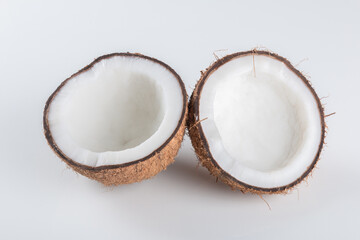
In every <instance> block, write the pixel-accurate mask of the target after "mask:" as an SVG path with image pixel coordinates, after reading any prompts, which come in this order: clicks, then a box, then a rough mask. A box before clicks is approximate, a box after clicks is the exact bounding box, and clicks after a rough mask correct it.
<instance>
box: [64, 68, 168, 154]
mask: <svg viewBox="0 0 360 240" xmlns="http://www.w3.org/2000/svg"><path fill="white" fill-rule="evenodd" d="M98 77H99V78H101V81H92V82H89V83H88V84H87V85H84V86H83V87H82V88H79V89H78V90H77V91H76V94H74V95H73V96H72V99H71V100H70V101H71V105H69V109H68V110H67V113H66V115H67V116H66V125H67V128H68V131H69V134H70V135H71V136H72V137H73V139H74V140H75V141H76V142H77V143H78V144H79V145H80V146H81V147H83V148H86V149H88V150H90V151H93V152H104V151H120V150H124V149H128V148H132V147H135V146H137V145H139V144H141V143H142V142H144V141H145V140H146V139H148V138H149V137H150V136H151V135H153V134H154V132H155V131H156V130H157V129H158V127H159V126H160V123H161V121H162V119H163V117H164V106H163V96H162V89H161V87H160V86H158V85H157V84H156V82H155V81H154V80H153V79H151V77H149V76H146V75H144V74H139V73H136V72H123V71H114V72H103V74H101V76H98Z"/></svg>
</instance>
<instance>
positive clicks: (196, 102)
mask: <svg viewBox="0 0 360 240" xmlns="http://www.w3.org/2000/svg"><path fill="white" fill-rule="evenodd" d="M249 55H264V56H268V57H272V58H274V59H275V60H278V61H280V62H282V63H283V64H285V66H286V67H287V68H289V70H290V71H292V72H293V73H295V74H296V76H298V77H299V78H300V79H301V80H302V81H303V83H304V84H305V85H306V86H307V88H308V89H309V90H310V92H311V94H312V95H313V97H314V99H315V101H316V103H317V106H318V110H319V114H320V121H321V136H320V137H321V140H320V144H319V147H318V151H317V153H316V155H315V158H314V160H313V161H312V163H311V164H310V165H309V166H308V167H307V170H306V171H305V172H304V173H303V174H302V175H301V176H300V177H299V178H298V179H296V180H295V181H293V182H291V183H289V184H287V185H283V186H281V187H274V188H262V187H256V186H253V185H250V184H247V183H244V182H242V181H239V180H238V179H236V178H235V177H233V176H231V175H230V174H229V173H228V172H226V171H225V170H223V169H222V168H221V167H220V165H219V164H218V163H217V161H216V160H215V159H214V158H213V156H212V154H211V151H210V147H209V144H208V142H207V139H206V136H205V134H204V131H203V129H202V126H201V120H200V119H199V106H200V98H201V93H202V89H203V86H204V85H205V83H206V81H207V79H208V77H209V76H210V75H211V74H212V73H213V72H215V71H216V70H217V69H218V68H219V67H221V66H222V65H224V64H225V63H227V62H230V61H231V60H234V59H236V58H240V57H245V56H249ZM190 101H191V104H190V105H192V107H193V114H194V117H195V118H194V119H195V121H198V123H197V124H196V128H197V130H198V131H199V136H200V140H201V141H202V145H203V147H204V148H205V151H206V154H207V157H208V158H209V159H210V161H211V162H212V164H213V165H214V166H215V167H216V168H218V169H219V170H220V171H221V176H222V177H225V178H227V179H229V180H231V181H233V182H235V183H237V184H240V185H242V186H244V187H245V188H247V189H252V190H254V191H258V192H268V193H274V192H282V191H284V190H286V189H290V188H292V187H294V186H295V185H297V184H298V183H300V182H302V181H303V180H304V179H305V178H306V177H307V176H308V175H309V173H310V172H311V171H312V170H313V169H314V167H315V165H316V163H317V162H318V160H319V158H320V154H321V151H322V148H323V145H324V139H325V127H326V124H325V115H324V109H323V107H322V104H321V101H320V99H319V97H318V95H317V94H316V92H315V90H314V89H313V87H312V86H311V84H310V82H309V80H308V79H307V78H306V77H305V76H304V75H303V74H302V73H301V72H300V71H299V70H297V69H296V68H295V67H294V66H293V65H292V64H291V63H290V61H289V60H287V59H286V58H284V57H281V56H279V55H278V54H276V53H273V52H270V51H265V50H256V49H254V50H250V51H244V52H236V53H233V54H229V55H226V56H225V57H223V58H220V59H217V60H216V61H215V62H214V63H213V64H212V65H211V66H210V67H209V68H207V69H206V70H205V71H204V72H201V77H200V79H199V82H198V85H197V87H196V89H195V90H194V92H193V93H192V96H191V100H190ZM190 105H189V106H190ZM189 112H190V111H189Z"/></svg>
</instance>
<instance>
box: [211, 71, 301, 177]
mask: <svg viewBox="0 0 360 240" xmlns="http://www.w3.org/2000/svg"><path fill="white" fill-rule="evenodd" d="M302 112H303V107H302V104H301V103H300V102H299V101H298V99H297V97H296V94H293V93H292V91H291V90H290V89H288V87H287V86H286V85H285V84H283V83H282V82H279V81H277V80H276V76H273V75H270V74H266V73H260V72H259V73H258V74H257V76H256V77H254V74H253V72H248V73H247V74H242V75H234V76H229V77H228V78H227V79H224V80H223V81H222V83H221V84H219V86H218V90H217V92H216V95H215V99H214V121H215V125H216V127H217V129H218V131H219V134H220V136H221V140H222V143H223V145H224V148H225V149H226V151H227V152H228V153H229V155H230V156H231V157H233V158H234V159H236V161H238V162H240V163H241V164H243V165H245V166H247V167H250V168H253V169H256V170H259V171H271V170H276V169H279V168H281V167H283V166H285V165H286V164H287V162H288V161H290V160H291V159H292V157H293V156H294V154H295V153H296V151H297V150H298V148H299V145H300V144H301V139H302V137H303V136H302V135H303V131H304V127H305V126H304V125H306V120H305V119H303V115H302V114H301V113H302Z"/></svg>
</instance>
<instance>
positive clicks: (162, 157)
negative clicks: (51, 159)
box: [43, 53, 188, 186]
mask: <svg viewBox="0 0 360 240" xmlns="http://www.w3.org/2000/svg"><path fill="white" fill-rule="evenodd" d="M115 56H125V57H135V58H143V59H146V60H149V61H153V62H155V63H157V64H160V65H162V66H163V67H164V68H166V69H167V70H168V71H169V72H170V73H172V74H173V75H174V76H175V78H176V79H177V80H178V82H179V87H180V88H181V91H182V95H183V109H182V114H181V117H180V119H179V122H178V124H177V126H176V128H175V130H174V132H173V133H172V135H171V136H170V137H169V138H168V139H167V140H166V141H165V142H164V143H163V144H162V145H161V146H160V147H159V148H157V149H155V150H154V151H153V152H152V153H151V154H149V155H148V156H146V157H144V158H141V159H137V160H134V161H132V162H129V163H124V164H118V165H106V166H99V167H91V166H87V165H83V164H80V163H77V162H75V161H74V160H72V159H70V158H69V157H68V156H66V155H65V153H63V152H62V151H61V149H60V148H59V147H58V146H57V145H56V142H55V140H54V139H53V137H52V135H51V131H50V127H49V122H48V114H49V109H50V105H51V102H52V100H53V99H54V98H55V97H56V95H57V93H58V92H59V91H60V90H61V88H62V87H63V86H64V85H65V84H66V83H67V82H68V81H70V80H71V79H72V78H73V77H75V76H77V75H79V74H81V73H83V72H86V71H87V70H89V69H91V68H92V67H93V66H94V64H96V63H98V62H100V61H101V60H103V59H108V58H111V57H115ZM187 111H188V109H187V94H186V90H185V86H184V83H183V81H182V80H181V78H180V76H179V75H178V74H177V73H176V72H175V71H174V70H173V69H172V68H171V67H169V66H168V65H166V64H165V63H163V62H161V61H159V60H157V59H155V58H151V57H148V56H144V55H142V54H139V53H112V54H108V55H104V56H101V57H99V58H97V59H95V60H94V61H93V62H92V63H90V64H89V65H88V66H86V67H84V68H83V69H81V70H80V71H78V72H77V73H75V74H73V75H72V76H71V77H69V78H68V79H66V80H65V81H64V82H62V83H61V84H60V86H59V87H58V88H57V89H56V90H55V91H54V92H53V94H51V96H50V97H49V99H48V100H47V102H46V104H45V108H44V115H43V126H44V134H45V138H46V140H47V142H48V144H49V146H50V147H51V149H52V150H53V151H54V152H55V153H56V155H57V156H58V157H60V158H61V159H62V160H63V161H64V162H65V163H66V164H67V165H68V166H69V167H71V168H72V169H73V170H75V171H76V172H78V173H80V174H81V175H84V176H86V177H88V178H91V179H94V180H96V181H99V182H101V183H103V184H104V185H107V186H109V185H119V184H128V183H134V182H139V181H142V180H144V179H148V178H151V177H153V176H155V175H156V174H158V173H159V172H160V171H162V170H165V169H166V168H167V166H168V165H169V164H171V163H173V162H174V158H175V156H176V155H177V153H178V151H179V149H180V147H181V142H182V140H183V137H184V133H185V128H186V127H185V123H186V117H187Z"/></svg>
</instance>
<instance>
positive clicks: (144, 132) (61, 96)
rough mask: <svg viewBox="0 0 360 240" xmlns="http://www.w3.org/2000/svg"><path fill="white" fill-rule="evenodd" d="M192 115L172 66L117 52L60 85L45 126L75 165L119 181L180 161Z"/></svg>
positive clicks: (49, 105) (60, 153) (96, 176)
mask: <svg viewBox="0 0 360 240" xmlns="http://www.w3.org/2000/svg"><path fill="white" fill-rule="evenodd" d="M186 115H187V95H186V91H185V87H184V84H183V82H182V80H181V78H180V77H179V75H178V74H177V73H176V72H175V71H174V70H173V69H172V68H170V67H169V66H168V65H166V64H165V63H163V62H161V61H159V60H156V59H154V58H151V57H147V56H144V55H141V54H132V53H114V54H109V55H105V56H102V57H99V58H97V59H96V60H95V61H93V62H92V63H91V64H90V65H88V66H86V67H85V68H83V69H82V70H80V71H79V72H77V73H75V74H74V75H72V76H71V77H70V78H68V79H66V80H65V81H64V82H63V83H61V85H60V86H59V87H58V88H57V89H56V90H55V92H54V93H53V94H52V95H51V96H50V97H49V99H48V101H47V102H46V105H45V109H44V118H43V121H44V122H43V123H44V131H45V137H46V139H47V141H48V143H49V145H50V147H51V148H52V149H53V150H54V152H55V153H56V154H57V155H58V156H59V157H60V158H61V159H62V160H64V161H65V162H66V163H67V164H68V165H69V166H70V167H71V168H73V169H74V170H75V171H77V172H79V173H80V174H82V175H84V176H87V177H89V178H91V179H95V180H97V181H99V182H101V183H103V184H105V185H117V184H125V183H132V182H138V181H141V180H143V179H146V178H150V177H152V176H154V175H156V174H157V173H159V172H160V171H162V170H164V169H166V167H167V166H168V165H169V164H170V163H172V162H173V161H174V157H175V156H176V154H177V152H178V150H179V148H180V145H181V142H182V139H183V136H184V132H185V119H186Z"/></svg>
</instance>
